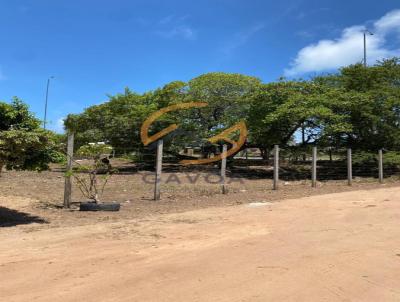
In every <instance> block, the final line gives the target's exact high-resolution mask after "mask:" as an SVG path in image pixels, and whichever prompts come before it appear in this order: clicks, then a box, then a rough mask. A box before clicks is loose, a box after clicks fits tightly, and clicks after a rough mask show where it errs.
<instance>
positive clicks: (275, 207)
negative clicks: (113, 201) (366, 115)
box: [0, 187, 400, 302]
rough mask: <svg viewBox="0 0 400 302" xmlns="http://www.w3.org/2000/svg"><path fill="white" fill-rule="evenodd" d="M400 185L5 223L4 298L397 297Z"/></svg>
mask: <svg viewBox="0 0 400 302" xmlns="http://www.w3.org/2000/svg"><path fill="white" fill-rule="evenodd" d="M399 194H400V187H390V188H382V189H375V190H360V191H352V192H344V193H336V194H326V195H321V196H310V197H305V198H300V199H288V200H283V201H279V202H273V203H268V202H266V203H262V204H260V203H255V204H245V205H244V204H243V205H236V206H225V207H220V208H218V207H217V208H215V207H213V208H208V209H199V210H196V211H189V212H185V213H175V214H157V215H153V216H148V217H146V218H138V219H131V220H123V221H117V222H112V221H105V222H101V221H100V222H96V223H93V224H86V225H77V226H67V225H66V226H59V227H56V228H46V227H42V228H37V229H36V228H35V227H33V226H34V225H35V224H29V225H19V226H16V227H5V228H0V242H1V245H0V301H7V302H13V301H24V302H26V301H52V302H54V301H174V302H177V301H221V302H222V301H227V302H228V301H229V302H232V301H263V302H265V301H374V302H375V301H400V228H399V223H400V201H399V196H400V195H399ZM3 202H6V201H5V200H3ZM30 202H31V201H30V200H29V198H21V199H20V201H19V203H20V204H24V203H25V204H29V203H30Z"/></svg>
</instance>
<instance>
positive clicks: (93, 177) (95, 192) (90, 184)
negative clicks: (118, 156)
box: [71, 143, 115, 203]
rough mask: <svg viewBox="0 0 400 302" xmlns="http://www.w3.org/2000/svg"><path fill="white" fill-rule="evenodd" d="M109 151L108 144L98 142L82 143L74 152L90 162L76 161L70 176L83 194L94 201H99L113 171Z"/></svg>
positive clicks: (110, 148) (110, 150) (110, 149)
mask: <svg viewBox="0 0 400 302" xmlns="http://www.w3.org/2000/svg"><path fill="white" fill-rule="evenodd" d="M111 152H112V147H111V146H110V145H106V144H99V143H97V144H94V143H91V144H88V145H84V146H82V147H80V148H79V149H78V151H77V152H76V154H77V155H79V156H82V157H85V158H86V159H88V160H90V163H89V164H81V163H77V164H78V165H77V167H76V168H74V171H73V172H71V176H72V177H73V178H74V179H75V180H76V183H77V185H78V188H79V190H80V191H81V192H82V194H83V196H85V197H86V198H88V199H90V200H92V201H94V202H95V203H98V202H99V201H100V196H101V195H102V194H103V192H104V188H105V186H106V185H107V182H108V180H109V179H110V177H111V175H112V174H113V173H114V172H115V170H114V169H113V168H112V166H111V164H110V161H109V157H110V154H111Z"/></svg>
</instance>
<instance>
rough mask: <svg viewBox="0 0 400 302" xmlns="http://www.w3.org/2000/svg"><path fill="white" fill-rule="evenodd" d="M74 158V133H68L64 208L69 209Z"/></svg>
mask: <svg viewBox="0 0 400 302" xmlns="http://www.w3.org/2000/svg"><path fill="white" fill-rule="evenodd" d="M73 158H74V133H73V132H68V140H67V169H66V175H65V183H64V208H69V207H70V206H71V199H72V197H71V196H72V181H71V175H70V174H71V172H72V164H73V161H72V160H73Z"/></svg>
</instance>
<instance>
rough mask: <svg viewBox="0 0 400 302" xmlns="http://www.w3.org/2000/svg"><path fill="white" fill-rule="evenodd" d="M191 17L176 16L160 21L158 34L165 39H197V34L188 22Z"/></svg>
mask: <svg viewBox="0 0 400 302" xmlns="http://www.w3.org/2000/svg"><path fill="white" fill-rule="evenodd" d="M188 18H189V16H182V17H176V16H175V15H169V16H166V17H165V18H162V19H161V20H160V21H158V27H159V29H158V30H156V33H157V34H158V35H160V36H161V37H163V38H166V39H172V38H183V39H185V40H194V39H196V32H195V31H194V29H193V28H192V27H191V26H190V25H189V24H188V23H187V22H186V20H187V19H188Z"/></svg>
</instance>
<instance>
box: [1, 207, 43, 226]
mask: <svg viewBox="0 0 400 302" xmlns="http://www.w3.org/2000/svg"><path fill="white" fill-rule="evenodd" d="M30 223H47V221H46V220H45V219H43V218H41V217H39V216H34V215H31V214H29V213H24V212H20V211H17V210H13V209H9V208H4V207H0V227H13V226H17V225H20V224H30Z"/></svg>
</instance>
